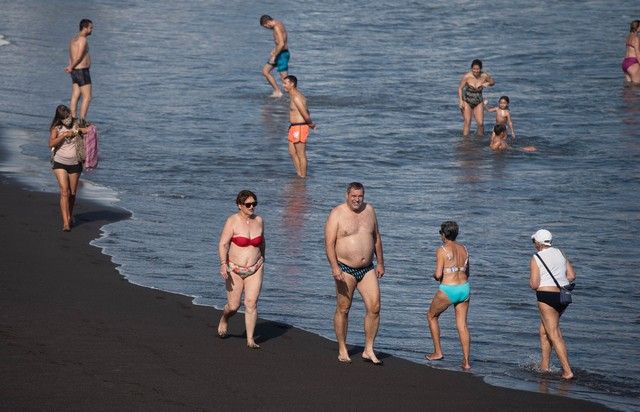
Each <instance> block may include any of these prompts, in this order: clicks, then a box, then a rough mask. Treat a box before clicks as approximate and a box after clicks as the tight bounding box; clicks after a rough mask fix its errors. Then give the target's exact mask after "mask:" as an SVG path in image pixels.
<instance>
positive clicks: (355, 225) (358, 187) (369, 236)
mask: <svg viewBox="0 0 640 412" xmlns="http://www.w3.org/2000/svg"><path fill="white" fill-rule="evenodd" d="M325 249H326V253H327V259H328V260H329V264H330V265H331V272H332V276H333V278H334V279H335V283H336V295H337V297H336V311H335V314H334V317H333V324H334V329H335V332H336V340H337V341H338V361H340V362H343V363H350V362H351V359H350V358H349V352H348V351H347V323H348V315H349V308H350V307H351V302H352V300H353V293H354V292H355V290H356V289H358V291H359V292H360V295H361V296H362V300H363V301H364V306H365V310H366V315H365V322H364V335H365V343H364V351H363V352H362V358H363V359H364V360H365V361H369V362H373V364H375V365H381V364H382V361H381V360H379V359H378V358H377V357H376V354H375V352H374V351H373V342H374V340H375V338H376V335H377V333H378V326H379V324H380V287H379V284H378V279H379V278H381V277H382V276H383V275H384V259H383V257H382V238H381V237H380V232H379V231H378V220H377V218H376V212H375V210H374V209H373V206H371V205H370V204H367V203H365V202H364V186H362V184H361V183H358V182H353V183H350V184H349V186H347V195H346V202H345V203H343V204H341V205H338V206H336V207H335V208H334V209H333V210H332V211H331V213H330V214H329V217H328V218H327V223H326V225H325ZM374 255H375V258H376V259H375V260H376V262H377V266H374V264H373V257H374Z"/></svg>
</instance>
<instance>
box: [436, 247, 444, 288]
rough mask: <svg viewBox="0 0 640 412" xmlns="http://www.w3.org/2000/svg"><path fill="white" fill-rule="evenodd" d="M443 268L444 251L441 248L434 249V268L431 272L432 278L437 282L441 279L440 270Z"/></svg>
mask: <svg viewBox="0 0 640 412" xmlns="http://www.w3.org/2000/svg"><path fill="white" fill-rule="evenodd" d="M443 270H444V251H443V250H442V248H440V247H439V248H437V249H436V269H435V271H434V272H433V278H434V279H435V280H437V281H438V282H440V281H442V275H443V273H442V271H443Z"/></svg>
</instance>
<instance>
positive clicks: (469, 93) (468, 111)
mask: <svg viewBox="0 0 640 412" xmlns="http://www.w3.org/2000/svg"><path fill="white" fill-rule="evenodd" d="M494 84H496V82H495V81H494V80H493V78H492V77H491V75H489V73H486V72H483V71H482V61H480V60H478V59H475V60H474V61H472V62H471V71H469V72H467V73H466V74H465V75H464V76H462V79H460V84H459V85H458V107H459V108H460V112H461V113H462V117H463V121H464V125H463V127H462V135H463V136H464V137H467V136H469V129H470V128H471V115H473V117H474V118H475V119H476V125H477V126H478V129H477V130H476V135H477V136H482V135H484V100H483V98H482V89H484V88H485V87H489V86H493V85H494Z"/></svg>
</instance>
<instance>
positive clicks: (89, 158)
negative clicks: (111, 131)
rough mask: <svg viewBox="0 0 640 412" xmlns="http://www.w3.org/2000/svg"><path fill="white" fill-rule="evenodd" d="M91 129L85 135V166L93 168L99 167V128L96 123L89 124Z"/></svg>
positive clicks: (85, 167) (89, 168) (86, 168)
mask: <svg viewBox="0 0 640 412" xmlns="http://www.w3.org/2000/svg"><path fill="white" fill-rule="evenodd" d="M88 128H89V130H88V131H87V133H85V134H84V136H83V139H82V140H83V145H84V154H85V156H84V159H83V165H82V166H83V167H84V169H85V170H91V169H95V168H96V167H98V129H97V128H96V126H95V125H93V124H91V125H89V127H88Z"/></svg>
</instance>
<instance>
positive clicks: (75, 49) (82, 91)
mask: <svg viewBox="0 0 640 412" xmlns="http://www.w3.org/2000/svg"><path fill="white" fill-rule="evenodd" d="M79 26H80V31H79V32H78V34H76V35H75V36H74V37H73V38H72V39H71V41H70V42H69V64H68V65H67V67H65V68H64V71H65V72H67V73H69V74H70V75H71V103H70V104H69V108H70V109H71V116H72V117H73V118H78V115H77V108H78V101H79V100H80V97H81V96H82V104H81V105H80V117H79V119H85V118H86V117H87V112H88V111H89V103H91V75H90V74H89V67H91V56H90V55H89V44H88V42H87V37H89V36H91V32H92V31H93V23H92V22H91V20H89V19H82V20H81V21H80V25H79Z"/></svg>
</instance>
